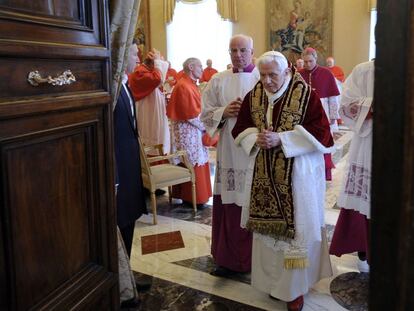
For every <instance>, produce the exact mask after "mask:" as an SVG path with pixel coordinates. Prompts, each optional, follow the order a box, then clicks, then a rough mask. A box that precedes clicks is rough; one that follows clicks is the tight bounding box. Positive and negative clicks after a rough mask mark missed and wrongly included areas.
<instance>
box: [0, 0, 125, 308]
mask: <svg viewBox="0 0 414 311" xmlns="http://www.w3.org/2000/svg"><path fill="white" fill-rule="evenodd" d="M107 12H108V10H107V2H106V1H105V0H37V1H32V0H0V157H1V158H0V162H1V163H0V164H1V171H0V172H1V178H0V191H1V193H0V200H1V205H0V310H59V311H61V310H114V309H117V306H118V301H119V300H118V299H119V294H118V282H117V280H118V275H117V267H118V262H117V246H116V219H115V211H114V197H113V189H114V185H113V164H112V162H113V159H112V130H111V129H112V109H111V107H110V94H109V89H110V87H109V65H110V63H109V62H110V51H109V45H108V33H107V31H108V30H107V29H108V27H107V25H108V16H107ZM67 70H70V73H71V74H72V75H73V76H72V75H71V74H70V73H67V74H66V77H65V76H62V73H63V72H65V71H67ZM35 72H37V74H38V79H36V78H32V79H31V82H32V84H31V83H29V82H28V77H29V73H32V75H33V73H35ZM48 76H50V78H47V77H48ZM70 80H71V81H70ZM36 81H37V82H36ZM69 82H71V83H70V84H69ZM60 84H61V85H60Z"/></svg>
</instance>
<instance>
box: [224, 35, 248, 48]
mask: <svg viewBox="0 0 414 311" xmlns="http://www.w3.org/2000/svg"><path fill="white" fill-rule="evenodd" d="M235 39H242V40H244V41H247V43H248V44H249V48H250V49H253V38H252V37H250V36H247V35H243V34H238V35H234V36H233V37H231V39H230V43H229V45H230V44H231V42H232V41H233V40H235Z"/></svg>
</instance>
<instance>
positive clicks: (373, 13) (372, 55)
mask: <svg viewBox="0 0 414 311" xmlns="http://www.w3.org/2000/svg"><path fill="white" fill-rule="evenodd" d="M376 24H377V11H376V10H372V11H371V27H370V35H369V59H370V60H371V59H373V58H375V50H376V46H375V25H376Z"/></svg>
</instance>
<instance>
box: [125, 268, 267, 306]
mask: <svg viewBox="0 0 414 311" xmlns="http://www.w3.org/2000/svg"><path fill="white" fill-rule="evenodd" d="M134 276H135V278H142V277H143V276H145V274H143V273H138V272H135V271H134ZM139 295H140V299H141V306H140V307H139V308H138V309H130V311H132V310H134V311H138V310H140V311H141V310H146V311H190V310H194V311H261V310H263V309H260V308H256V307H252V306H248V305H245V304H242V303H239V302H236V301H233V300H229V299H226V298H222V297H219V296H215V295H212V294H208V293H205V292H202V291H199V290H196V289H193V288H189V287H186V286H183V285H179V284H176V283H172V282H169V281H165V280H162V279H159V278H156V277H153V278H152V286H151V289H150V290H149V291H146V292H142V293H140V294H139Z"/></svg>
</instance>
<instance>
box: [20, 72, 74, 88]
mask: <svg viewBox="0 0 414 311" xmlns="http://www.w3.org/2000/svg"><path fill="white" fill-rule="evenodd" d="M27 81H28V82H29V83H30V84H31V85H33V86H38V85H39V84H42V83H48V84H52V85H66V84H71V83H74V82H76V77H75V76H74V75H73V73H72V71H70V70H65V71H64V72H63V73H62V74H61V75H59V76H57V77H56V78H52V77H51V76H47V77H46V78H42V76H41V75H40V73H39V71H37V70H35V71H31V72H29V75H28V77H27Z"/></svg>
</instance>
